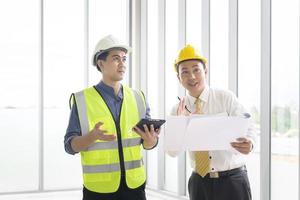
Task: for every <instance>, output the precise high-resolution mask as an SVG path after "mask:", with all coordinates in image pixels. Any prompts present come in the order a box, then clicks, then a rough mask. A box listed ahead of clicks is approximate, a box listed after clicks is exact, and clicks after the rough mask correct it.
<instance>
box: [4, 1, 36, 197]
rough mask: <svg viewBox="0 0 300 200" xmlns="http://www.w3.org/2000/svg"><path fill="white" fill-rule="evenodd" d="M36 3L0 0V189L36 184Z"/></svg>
mask: <svg viewBox="0 0 300 200" xmlns="http://www.w3.org/2000/svg"><path fill="white" fill-rule="evenodd" d="M39 5H40V4H39V2H38V1H37V0H33V1H30V2H29V1H22V0H11V1H1V2H0V24H1V32H0V54H1V59H0V66H1V67H0V85H1V87H0V92H1V94H2V95H1V100H0V119H1V123H0V129H1V141H2V144H1V145H0V152H1V154H0V160H1V171H0V177H1V178H0V193H1V192H16V191H26V190H36V189H37V188H38V172H39V162H38V158H39V152H38V151H39V150H38V139H39V134H40V133H39V131H38V128H39V124H38V122H39V120H38V105H39V103H38V97H39V74H38V72H39V56H40V52H39V47H40V41H39V38H40V37H39V33H40V29H39V20H38V19H39V17H40V16H39V10H40V9H39ZM16 13H17V14H16ZM28 180H30V181H28Z"/></svg>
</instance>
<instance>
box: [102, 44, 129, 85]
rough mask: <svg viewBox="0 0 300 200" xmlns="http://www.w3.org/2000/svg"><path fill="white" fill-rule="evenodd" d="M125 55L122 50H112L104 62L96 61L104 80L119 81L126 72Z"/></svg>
mask: <svg viewBox="0 0 300 200" xmlns="http://www.w3.org/2000/svg"><path fill="white" fill-rule="evenodd" d="M126 60H127V57H126V53H125V52H124V51H122V50H112V51H110V52H109V54H108V56H107V57H106V60H105V61H104V60H98V62H99V63H100V68H101V71H102V75H103V77H104V78H106V79H109V80H110V81H113V82H115V81H121V80H122V79H123V77H124V74H125V71H126V66H125V64H126Z"/></svg>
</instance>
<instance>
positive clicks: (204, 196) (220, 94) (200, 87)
mask: <svg viewBox="0 0 300 200" xmlns="http://www.w3.org/2000/svg"><path fill="white" fill-rule="evenodd" d="M206 63H207V60H206V59H205V58H204V57H203V56H201V55H200V54H199V53H198V51H197V50H196V49H195V48H194V47H193V46H192V45H186V46H185V47H184V48H182V49H181V50H180V52H179V55H178V57H177V59H176V60H175V63H174V66H173V67H174V70H175V72H176V74H177V77H178V80H179V82H180V83H181V84H182V86H183V87H184V88H185V89H186V90H187V94H186V96H185V97H182V98H181V100H180V102H179V103H178V104H177V105H174V107H173V109H172V111H171V114H172V115H190V114H199V115H211V114H221V113H222V114H226V115H228V116H238V115H243V114H244V113H246V112H245V109H244V108H243V106H242V105H241V104H240V103H239V102H238V100H237V98H236V96H235V95H234V94H233V93H232V92H230V91H226V90H221V89H214V88H210V87H209V86H208V84H207V83H206V77H207V73H208V68H207V66H206ZM246 135H247V136H246V137H244V138H238V139H237V141H235V142H232V143H231V146H232V147H233V148H234V149H235V150H236V151H229V150H228V151H227V150H224V151H193V152H189V154H190V158H191V165H192V168H193V172H192V174H191V176H190V179H189V184H188V191H189V196H190V199H191V200H200V199H201V200H212V199H217V200H242V199H243V200H250V199H251V190H250V185H249V180H248V175H247V170H246V166H245V161H244V160H243V158H244V155H246V154H249V153H250V152H251V151H252V149H253V144H254V141H255V137H254V132H253V130H252V129H251V128H250V129H249V130H248V132H247V134H246ZM216 139H218V138H216ZM168 154H169V155H171V156H176V155H177V152H168Z"/></svg>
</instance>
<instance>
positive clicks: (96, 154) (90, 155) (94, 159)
mask: <svg viewBox="0 0 300 200" xmlns="http://www.w3.org/2000/svg"><path fill="white" fill-rule="evenodd" d="M83 161H84V164H85V165H105V164H109V163H110V156H109V152H108V151H107V150H101V151H99V150H96V151H88V152H85V155H84V158H83Z"/></svg>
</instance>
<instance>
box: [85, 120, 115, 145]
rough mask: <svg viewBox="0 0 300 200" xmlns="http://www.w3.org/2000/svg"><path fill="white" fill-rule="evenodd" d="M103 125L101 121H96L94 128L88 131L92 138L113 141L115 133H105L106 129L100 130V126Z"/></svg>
mask: <svg viewBox="0 0 300 200" xmlns="http://www.w3.org/2000/svg"><path fill="white" fill-rule="evenodd" d="M102 125H103V123H102V122H98V123H97V124H95V126H94V129H93V130H92V131H91V132H90V134H92V136H93V139H94V140H104V141H113V140H115V139H116V135H115V134H112V135H106V134H104V133H106V132H107V131H106V130H102V129H101V126H102Z"/></svg>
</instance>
